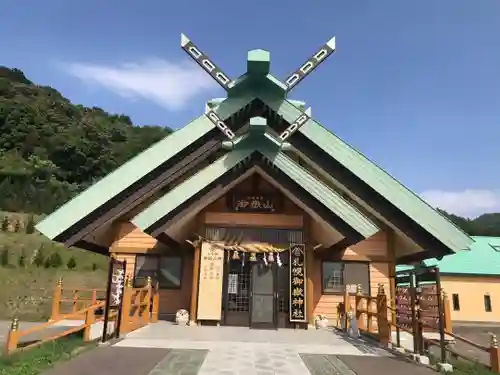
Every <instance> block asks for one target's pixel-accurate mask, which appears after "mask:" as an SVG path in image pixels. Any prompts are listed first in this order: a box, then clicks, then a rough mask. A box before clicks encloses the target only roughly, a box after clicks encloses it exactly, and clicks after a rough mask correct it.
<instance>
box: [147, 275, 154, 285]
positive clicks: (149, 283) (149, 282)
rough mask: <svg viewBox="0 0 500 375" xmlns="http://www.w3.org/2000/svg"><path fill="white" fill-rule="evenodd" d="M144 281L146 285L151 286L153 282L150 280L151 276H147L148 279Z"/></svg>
mask: <svg viewBox="0 0 500 375" xmlns="http://www.w3.org/2000/svg"><path fill="white" fill-rule="evenodd" d="M146 280H147V285H148V286H151V284H152V283H153V280H152V279H151V276H148V278H147V279H146Z"/></svg>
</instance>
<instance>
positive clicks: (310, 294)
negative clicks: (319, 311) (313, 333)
mask: <svg viewBox="0 0 500 375" xmlns="http://www.w3.org/2000/svg"><path fill="white" fill-rule="evenodd" d="M304 221H305V222H304V240H305V245H306V316H307V321H308V324H309V326H310V327H314V279H313V278H314V273H315V272H314V271H315V270H314V262H315V261H316V260H315V258H314V249H313V238H312V228H311V225H312V220H311V218H310V217H309V215H304Z"/></svg>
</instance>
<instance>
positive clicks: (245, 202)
mask: <svg viewBox="0 0 500 375" xmlns="http://www.w3.org/2000/svg"><path fill="white" fill-rule="evenodd" d="M231 203H232V207H231V208H232V210H233V211H236V212H261V213H264V212H268V213H270V212H276V211H277V210H278V203H279V202H278V199H277V197H275V196H271V195H238V194H236V195H233V200H232V202H231Z"/></svg>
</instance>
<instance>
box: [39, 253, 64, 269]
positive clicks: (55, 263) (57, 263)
mask: <svg viewBox="0 0 500 375" xmlns="http://www.w3.org/2000/svg"><path fill="white" fill-rule="evenodd" d="M62 265H63V260H62V258H61V255H59V253H52V254H50V255H49V256H48V257H47V258H45V261H44V263H43V266H44V267H45V268H59V267H61V266H62Z"/></svg>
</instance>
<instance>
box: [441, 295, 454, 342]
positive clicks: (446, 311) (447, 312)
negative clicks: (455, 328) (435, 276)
mask: <svg viewBox="0 0 500 375" xmlns="http://www.w3.org/2000/svg"><path fill="white" fill-rule="evenodd" d="M441 292H442V298H443V319H444V331H445V332H447V333H452V324H451V309H450V299H449V298H448V294H446V292H445V291H444V290H443V289H442V288H441Z"/></svg>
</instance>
